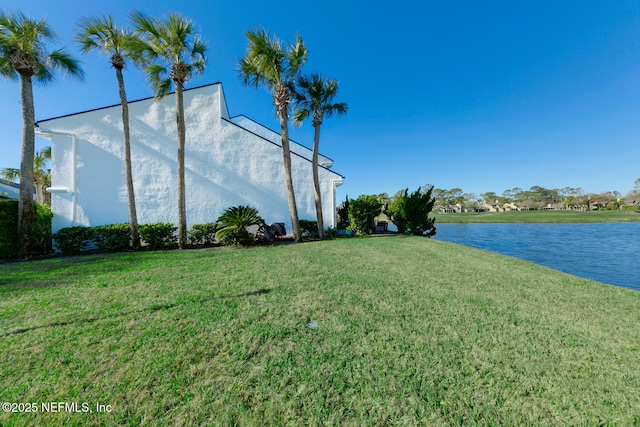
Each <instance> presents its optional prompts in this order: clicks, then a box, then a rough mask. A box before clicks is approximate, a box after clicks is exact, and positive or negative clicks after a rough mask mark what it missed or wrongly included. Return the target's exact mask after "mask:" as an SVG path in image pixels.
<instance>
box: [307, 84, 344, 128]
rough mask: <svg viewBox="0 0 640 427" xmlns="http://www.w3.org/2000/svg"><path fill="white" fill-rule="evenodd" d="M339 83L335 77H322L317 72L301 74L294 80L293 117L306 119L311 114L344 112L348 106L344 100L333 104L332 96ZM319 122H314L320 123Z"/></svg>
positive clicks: (338, 113) (321, 115)
mask: <svg viewBox="0 0 640 427" xmlns="http://www.w3.org/2000/svg"><path fill="white" fill-rule="evenodd" d="M339 86H340V83H339V82H338V80H336V79H324V78H323V77H322V76H321V75H320V74H318V73H312V74H310V75H301V76H299V77H298V78H297V80H296V87H295V111H294V117H300V118H304V119H307V118H309V117H310V116H311V115H312V114H313V115H314V117H319V119H316V120H318V121H319V122H320V123H321V122H322V118H323V117H331V116H332V115H334V114H336V115H340V114H346V112H347V110H348V106H347V104H346V103H344V102H340V103H335V104H333V103H332V101H333V98H335V96H336V95H337V93H338V88H339ZM320 123H315V124H314V126H315V125H316V124H320Z"/></svg>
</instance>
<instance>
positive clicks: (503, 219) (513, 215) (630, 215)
mask: <svg viewBox="0 0 640 427" xmlns="http://www.w3.org/2000/svg"><path fill="white" fill-rule="evenodd" d="M432 215H433V216H434V217H435V218H436V226H437V224H438V223H441V224H450V223H541V224H544V223H594V222H640V213H639V212H635V211H591V212H578V211H563V210H558V211H520V212H518V211H510V212H479V213H466V212H465V213H461V214H458V213H453V214H442V213H433V214H432Z"/></svg>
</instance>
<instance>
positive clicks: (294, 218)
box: [280, 107, 302, 243]
mask: <svg viewBox="0 0 640 427" xmlns="http://www.w3.org/2000/svg"><path fill="white" fill-rule="evenodd" d="M288 122H289V115H288V114H287V110H286V107H285V108H281V109H280V134H281V135H282V161H283V163H284V174H285V178H286V181H287V201H288V203H289V215H290V216H291V225H292V227H293V237H294V239H295V241H296V243H300V242H302V235H301V234H300V222H299V220H298V207H297V206H296V195H295V192H294V190H293V178H292V177H291V151H290V150H289V126H288Z"/></svg>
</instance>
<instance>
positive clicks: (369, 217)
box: [349, 195, 382, 234]
mask: <svg viewBox="0 0 640 427" xmlns="http://www.w3.org/2000/svg"><path fill="white" fill-rule="evenodd" d="M381 211H382V203H380V201H379V200H378V198H377V197H376V196H364V195H361V196H358V198H357V199H355V200H351V201H350V202H349V218H350V219H351V225H349V229H350V230H352V231H355V232H356V233H359V234H371V233H373V231H374V230H375V223H374V221H373V218H375V217H376V216H377V215H379V214H380V212H381Z"/></svg>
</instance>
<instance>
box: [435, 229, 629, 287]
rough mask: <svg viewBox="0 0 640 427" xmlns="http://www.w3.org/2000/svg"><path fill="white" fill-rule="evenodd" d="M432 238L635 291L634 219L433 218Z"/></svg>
mask: <svg viewBox="0 0 640 427" xmlns="http://www.w3.org/2000/svg"><path fill="white" fill-rule="evenodd" d="M436 229H437V234H436V235H435V236H434V238H435V239H438V240H444V241H448V242H454V243H461V244H463V245H466V246H472V247H475V248H481V249H486V250H489V251H492V252H497V253H500V254H503V255H509V256H512V257H515V258H520V259H524V260H527V261H532V262H535V263H537V264H542V265H545V266H547V267H551V268H554V269H556V270H561V271H564V272H565V273H569V274H573V275H575V276H580V277H585V278H588V279H593V280H596V281H598V282H603V283H609V284H612V285H617V286H622V287H625V288H630V289H635V290H639V291H640V223H638V222H627V223H598V224H436Z"/></svg>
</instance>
